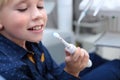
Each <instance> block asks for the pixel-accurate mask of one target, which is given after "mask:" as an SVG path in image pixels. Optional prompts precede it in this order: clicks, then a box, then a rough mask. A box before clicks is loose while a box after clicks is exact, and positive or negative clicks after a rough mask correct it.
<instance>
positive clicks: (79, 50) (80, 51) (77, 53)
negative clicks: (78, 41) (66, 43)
mask: <svg viewBox="0 0 120 80" xmlns="http://www.w3.org/2000/svg"><path fill="white" fill-rule="evenodd" d="M83 56H84V54H83V52H82V49H81V48H80V47H77V49H76V52H75V53H74V55H73V60H74V61H77V60H78V58H82V57H83Z"/></svg>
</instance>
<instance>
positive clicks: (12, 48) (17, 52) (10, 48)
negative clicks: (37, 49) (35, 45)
mask: <svg viewBox="0 0 120 80" xmlns="http://www.w3.org/2000/svg"><path fill="white" fill-rule="evenodd" d="M0 51H1V52H2V53H3V54H4V55H6V56H8V57H11V58H16V59H20V58H22V57H24V55H26V54H27V51H26V50H25V49H24V48H22V47H20V46H19V45H17V44H15V43H14V42H12V41H11V40H9V39H7V38H6V37H4V36H3V35H0Z"/></svg>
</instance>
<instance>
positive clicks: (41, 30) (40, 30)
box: [32, 29, 43, 33]
mask: <svg viewBox="0 0 120 80" xmlns="http://www.w3.org/2000/svg"><path fill="white" fill-rule="evenodd" d="M32 32H34V33H42V32H43V29H39V30H32Z"/></svg>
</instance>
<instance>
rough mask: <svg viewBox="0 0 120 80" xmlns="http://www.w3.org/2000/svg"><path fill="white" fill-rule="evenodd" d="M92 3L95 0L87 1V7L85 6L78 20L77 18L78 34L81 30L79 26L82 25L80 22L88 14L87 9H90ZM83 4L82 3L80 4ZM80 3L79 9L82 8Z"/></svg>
mask: <svg viewBox="0 0 120 80" xmlns="http://www.w3.org/2000/svg"><path fill="white" fill-rule="evenodd" d="M92 4H93V0H92V1H91V0H89V1H88V2H87V4H86V7H85V9H84V10H83V11H82V12H81V15H80V16H79V18H78V20H77V28H76V30H75V31H76V35H78V34H79V31H80V28H79V26H80V23H81V21H82V20H83V18H84V17H85V16H86V13H87V11H88V9H89V8H90V7H91V6H92ZM80 5H81V4H80ZM80 5H79V9H80Z"/></svg>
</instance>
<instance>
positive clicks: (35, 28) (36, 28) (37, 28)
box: [33, 26, 41, 30]
mask: <svg viewBox="0 0 120 80" xmlns="http://www.w3.org/2000/svg"><path fill="white" fill-rule="evenodd" d="M40 28H41V27H39V26H37V27H34V28H33V29H34V30H39V29H40Z"/></svg>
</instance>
